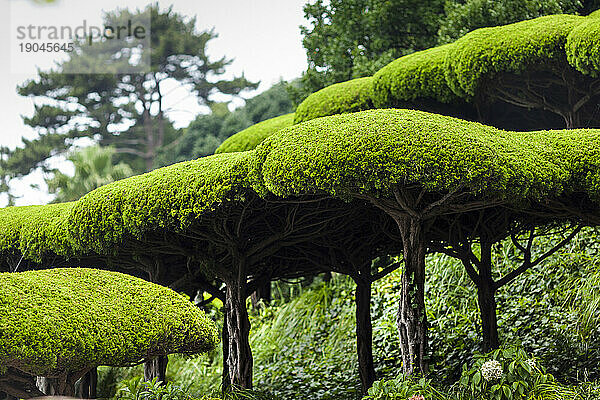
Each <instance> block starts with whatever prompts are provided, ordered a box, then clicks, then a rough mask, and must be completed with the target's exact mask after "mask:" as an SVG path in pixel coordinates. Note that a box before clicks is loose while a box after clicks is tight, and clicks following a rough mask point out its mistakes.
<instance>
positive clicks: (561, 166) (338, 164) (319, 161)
mask: <svg viewBox="0 0 600 400" xmlns="http://www.w3.org/2000/svg"><path fill="white" fill-rule="evenodd" d="M598 135H600V132H599V131H595V130H565V131H543V132H529V133H514V132H505V131H501V130H498V129H495V128H492V127H487V126H484V125H481V124H478V123H474V122H469V121H464V120H460V119H456V118H451V117H445V116H440V115H436V114H430V113H426V112H422V111H413V110H397V109H388V110H369V111H362V112H358V113H353V114H344V115H336V116H332V117H327V118H320V119H316V120H312V121H308V122H305V123H303V124H299V125H295V126H293V127H291V128H288V129H286V130H284V131H282V132H280V133H279V134H277V135H274V136H271V137H269V138H267V139H266V140H265V141H264V142H263V143H262V144H261V145H260V146H259V147H258V148H257V149H256V150H255V152H256V158H257V163H258V166H259V167H258V168H260V176H259V177H257V178H256V179H257V180H258V179H261V180H262V182H261V185H263V186H264V187H263V190H267V191H269V192H271V193H274V194H276V195H279V196H288V195H295V194H301V193H312V192H315V191H322V192H326V193H330V194H332V195H335V196H340V197H345V196H348V195H349V193H350V192H356V191H361V192H363V193H380V194H386V193H389V191H390V190H391V188H392V187H393V186H394V185H410V184H414V183H418V184H420V185H421V186H423V187H424V188H425V189H427V190H428V191H440V192H443V191H445V190H451V189H453V188H456V187H458V186H461V187H468V188H469V189H470V191H471V193H473V194H478V195H485V196H486V197H491V196H497V198H500V199H506V200H507V201H509V202H514V203H515V204H519V203H520V202H523V201H527V200H533V199H537V198H541V197H543V196H552V195H560V194H562V193H568V192H569V191H575V190H584V191H588V193H589V194H590V195H591V196H592V197H593V198H596V196H597V194H598V192H597V191H598V189H599V188H598V187H597V180H598V173H599V171H600V170H598V160H597V156H596V154H597V151H598V148H597V146H598V137H599V136H598ZM575 160H576V161H577V162H576V163H574V162H573V161H575ZM578 179H581V180H580V181H577V180H578Z"/></svg>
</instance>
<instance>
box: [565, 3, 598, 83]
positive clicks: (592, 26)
mask: <svg viewBox="0 0 600 400" xmlns="http://www.w3.org/2000/svg"><path fill="white" fill-rule="evenodd" d="M597 14H598V13H597ZM598 37H600V14H598V15H595V14H593V15H590V17H589V18H588V19H587V21H585V22H583V23H582V24H580V25H579V26H577V27H576V28H575V29H573V30H572V31H571V33H570V34H569V36H568V37H567V43H566V52H567V58H568V60H569V63H570V64H571V65H572V66H573V67H575V68H577V70H579V71H581V72H582V73H584V74H589V75H592V76H595V77H597V76H598V75H599V74H600V49H599V48H598Z"/></svg>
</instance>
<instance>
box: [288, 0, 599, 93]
mask: <svg viewBox="0 0 600 400" xmlns="http://www.w3.org/2000/svg"><path fill="white" fill-rule="evenodd" d="M599 7H600V3H598V1H597V0H584V1H581V0H449V1H437V0H435V1H426V2H423V1H414V0H392V1H383V0H352V1H346V0H344V1H331V2H325V1H311V2H308V3H307V4H306V6H305V9H304V12H305V16H306V18H307V20H308V27H305V28H304V29H303V31H302V33H303V35H304V40H303V44H304V48H305V49H306V56H307V61H308V69H307V70H306V71H305V72H304V74H303V76H302V79H301V80H300V86H299V87H298V88H292V89H291V92H292V93H293V95H294V98H295V100H296V101H297V102H298V103H299V102H300V101H302V100H303V99H304V98H306V96H308V95H309V94H311V93H313V92H316V91H317V90H319V89H321V88H323V87H325V86H328V85H331V84H334V83H337V82H343V81H347V80H349V79H353V78H359V77H364V76H369V75H372V74H374V73H375V72H376V71H377V70H378V69H380V68H381V67H383V66H384V65H385V64H387V63H389V62H390V61H392V60H393V59H395V58H398V57H401V56H404V55H407V54H410V53H412V52H415V51H420V50H424V49H427V48H430V47H433V46H435V45H438V44H444V43H449V42H452V41H454V40H456V39H458V38H460V37H461V36H464V35H465V34H466V33H468V32H470V31H473V30H475V29H478V28H484V27H490V26H498V25H506V24H511V23H515V22H519V21H523V20H528V19H533V18H537V17H541V16H544V15H550V14H578V13H579V14H581V15H587V14H589V13H590V12H591V11H593V10H596V9H597V8H599Z"/></svg>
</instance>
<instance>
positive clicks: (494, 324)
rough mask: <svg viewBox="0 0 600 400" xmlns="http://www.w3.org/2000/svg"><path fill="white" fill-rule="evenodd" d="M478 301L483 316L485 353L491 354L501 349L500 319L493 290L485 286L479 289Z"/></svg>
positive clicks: (482, 326)
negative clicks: (490, 352) (499, 335)
mask: <svg viewBox="0 0 600 400" xmlns="http://www.w3.org/2000/svg"><path fill="white" fill-rule="evenodd" d="M477 301H478V303H479V312H480V314H481V330H482V333H483V351H484V352H486V353H487V352H489V351H492V350H494V349H497V348H498V347H499V345H500V344H499V339H498V319H497V316H496V299H495V296H494V290H493V288H490V287H489V285H486V284H483V285H481V286H480V287H478V288H477Z"/></svg>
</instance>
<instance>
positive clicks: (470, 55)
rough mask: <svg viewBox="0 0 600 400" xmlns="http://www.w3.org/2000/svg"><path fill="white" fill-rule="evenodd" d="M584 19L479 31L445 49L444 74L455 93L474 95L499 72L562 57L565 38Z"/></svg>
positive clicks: (564, 18) (542, 20)
mask: <svg viewBox="0 0 600 400" xmlns="http://www.w3.org/2000/svg"><path fill="white" fill-rule="evenodd" d="M585 20H586V19H585V18H584V17H577V16H570V15H551V16H547V17H540V18H536V19H534V20H529V21H523V22H518V23H515V24H511V25H504V26H499V27H494V28H482V29H478V30H476V31H473V32H471V33H469V34H467V35H465V36H464V37H462V38H460V39H459V40H457V41H456V42H455V43H454V45H453V46H451V47H450V48H449V50H448V54H447V56H446V61H445V74H446V79H447V81H448V85H449V86H450V87H451V88H452V90H453V91H454V92H455V93H459V94H462V95H466V96H474V95H475V94H476V92H477V90H478V89H479V87H480V86H481V85H482V84H483V82H484V79H490V78H493V77H494V75H495V74H498V73H501V72H513V73H519V72H522V71H524V70H525V69H526V68H531V67H536V66H539V65H547V64H548V63H551V62H552V61H555V62H557V61H560V60H561V58H562V57H564V51H565V50H564V48H565V43H566V41H567V36H568V35H569V33H570V32H571V30H573V28H575V27H576V26H577V25H579V24H581V23H582V22H583V21H585Z"/></svg>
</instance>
